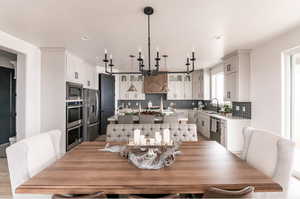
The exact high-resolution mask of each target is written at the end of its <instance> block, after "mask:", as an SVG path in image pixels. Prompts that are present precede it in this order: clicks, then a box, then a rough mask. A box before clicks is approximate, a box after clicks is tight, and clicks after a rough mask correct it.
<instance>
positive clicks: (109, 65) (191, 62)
mask: <svg viewBox="0 0 300 199" xmlns="http://www.w3.org/2000/svg"><path fill="white" fill-rule="evenodd" d="M153 13H154V9H153V8H152V7H145V8H144V14H145V15H147V17H148V66H145V64H144V57H143V56H142V51H141V49H139V52H138V57H137V61H138V66H139V67H138V69H139V71H136V72H135V71H133V72H113V67H114V64H113V60H112V55H110V56H109V58H108V55H107V50H105V53H104V59H103V62H104V64H105V73H107V74H109V75H117V74H142V75H144V76H150V75H157V74H162V73H186V74H190V73H192V72H193V71H194V69H195V61H196V58H195V51H194V50H193V51H192V57H189V55H188V56H187V59H186V64H185V65H186V70H185V71H160V70H159V67H160V60H161V57H160V53H159V49H157V52H156V57H155V58H154V61H155V65H154V69H151V37H150V16H151V15H152V14H153ZM134 57H135V55H130V58H134ZM162 57H163V58H165V59H166V58H167V57H168V55H162Z"/></svg>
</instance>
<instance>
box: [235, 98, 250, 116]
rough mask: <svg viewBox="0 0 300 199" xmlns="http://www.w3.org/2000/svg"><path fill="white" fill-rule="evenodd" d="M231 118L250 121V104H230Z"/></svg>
mask: <svg viewBox="0 0 300 199" xmlns="http://www.w3.org/2000/svg"><path fill="white" fill-rule="evenodd" d="M232 116H237V117H243V118H247V119H251V102H232Z"/></svg>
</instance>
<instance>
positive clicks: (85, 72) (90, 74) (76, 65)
mask: <svg viewBox="0 0 300 199" xmlns="http://www.w3.org/2000/svg"><path fill="white" fill-rule="evenodd" d="M66 68H67V70H66V71H67V75H66V80H67V81H68V82H73V83H79V84H82V85H83V87H84V88H89V89H97V88H98V86H97V84H98V81H97V79H98V78H97V71H96V67H94V66H92V65H90V64H88V63H87V62H85V61H83V60H82V59H80V58H78V57H76V56H74V55H72V54H70V53H66Z"/></svg>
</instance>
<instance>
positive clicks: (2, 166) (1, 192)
mask: <svg viewBox="0 0 300 199" xmlns="http://www.w3.org/2000/svg"><path fill="white" fill-rule="evenodd" d="M0 198H1V199H10V198H11V189H10V181H9V173H8V168H7V161H6V159H3V158H1V159H0Z"/></svg>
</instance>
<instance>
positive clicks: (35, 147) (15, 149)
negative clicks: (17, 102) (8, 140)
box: [6, 130, 61, 199]
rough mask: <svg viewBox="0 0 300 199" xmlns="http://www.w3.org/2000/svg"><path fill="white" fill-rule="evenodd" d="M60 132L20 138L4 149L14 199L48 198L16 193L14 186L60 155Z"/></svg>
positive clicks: (46, 198)
mask: <svg viewBox="0 0 300 199" xmlns="http://www.w3.org/2000/svg"><path fill="white" fill-rule="evenodd" d="M60 140H61V132H60V131H59V130H53V131H50V132H47V133H41V134H39V135H36V136H33V137H30V138H27V139H24V140H21V141H20V142H17V143H15V144H13V145H12V146H10V147H8V148H7V149H6V153H7V161H8V168H9V175H10V181H11V188H12V194H13V198H14V199H19V198H20V199H27V198H28V199H48V198H49V199H50V198H51V197H52V196H51V195H39V194H34V195H31V194H16V193H15V190H16V188H17V187H18V186H19V185H21V184H22V183H24V182H25V181H27V180H28V179H30V178H31V177H33V176H34V175H36V174H37V173H39V172H40V171H41V170H43V169H45V168H46V167H48V166H49V165H50V164H52V163H54V162H55V161H56V160H57V159H58V158H60V157H61V150H60V147H59V146H60V145H59V144H60Z"/></svg>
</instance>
